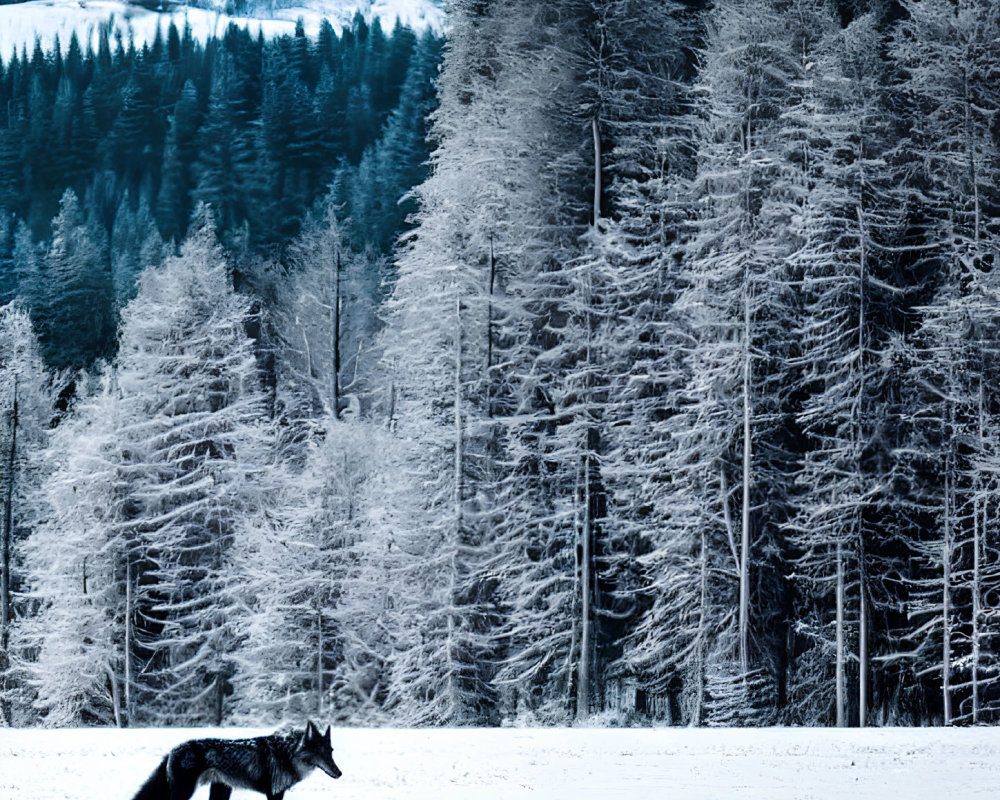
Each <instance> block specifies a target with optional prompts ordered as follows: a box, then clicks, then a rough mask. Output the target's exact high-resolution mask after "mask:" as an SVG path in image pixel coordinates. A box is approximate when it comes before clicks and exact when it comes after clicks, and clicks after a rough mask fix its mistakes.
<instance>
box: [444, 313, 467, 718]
mask: <svg viewBox="0 0 1000 800" xmlns="http://www.w3.org/2000/svg"><path fill="white" fill-rule="evenodd" d="M462 347H463V332H462V298H461V297H458V298H457V299H456V301H455V399H454V403H455V409H454V413H455V487H454V493H455V531H454V536H455V542H454V546H453V547H452V555H451V561H450V567H451V569H450V576H449V580H450V587H449V598H450V602H451V606H452V610H449V612H448V648H447V651H448V691H449V695H450V696H451V697H452V698H453V699H454V698H456V697H457V695H458V687H457V686H456V684H455V670H454V664H455V658H456V657H455V652H456V648H455V614H454V610H453V609H454V605H455V594H456V592H457V590H458V583H457V577H458V576H457V571H458V561H457V555H456V554H457V551H458V548H460V547H461V546H462V529H463V527H464V525H465V519H464V507H463V494H464V492H465V479H464V470H465V449H464V447H465V440H464V422H463V417H462Z"/></svg>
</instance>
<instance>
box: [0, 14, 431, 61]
mask: <svg viewBox="0 0 1000 800" xmlns="http://www.w3.org/2000/svg"><path fill="white" fill-rule="evenodd" d="M358 10H361V11H362V12H363V13H364V15H365V16H366V17H368V18H369V19H370V18H371V17H375V16H377V17H380V18H381V19H382V20H383V26H384V27H386V28H391V27H392V25H393V23H394V22H395V20H396V17H397V16H398V17H399V18H400V19H401V20H402V21H403V22H404V23H406V24H408V25H410V26H411V27H412V28H414V29H415V30H423V29H424V28H425V27H427V26H431V27H433V28H434V29H436V30H441V29H442V28H443V26H444V11H442V10H441V8H440V7H439V6H437V5H436V4H435V3H434V2H433V0H371V2H369V0H301V3H299V4H298V5H297V6H296V7H295V8H284V9H277V10H275V11H274V12H272V13H270V14H263V15H260V17H261V18H249V17H231V16H227V15H226V14H223V13H221V12H218V11H206V10H203V9H199V8H183V7H179V8H178V9H177V10H175V11H171V12H169V13H162V14H161V13H157V12H155V11H148V10H146V9H144V8H142V7H139V6H133V5H129V4H128V3H127V2H123V1H122V0H32V2H28V3H21V4H18V5H7V6H0V59H2V60H3V61H4V62H7V61H9V60H10V57H11V55H12V54H13V53H14V52H15V50H16V51H17V52H21V50H22V49H24V48H27V50H28V53H29V55H30V53H31V50H32V48H33V47H34V43H35V38H36V37H37V38H38V39H39V40H40V41H41V43H42V46H43V47H44V48H45V49H46V50H49V49H51V48H52V45H53V43H54V42H55V39H56V37H57V36H58V37H59V41H60V44H61V45H62V49H63V50H64V51H65V49H66V47H68V45H69V39H70V36H71V35H72V33H73V32H74V31H75V32H76V35H77V38H78V39H79V40H80V44H81V45H82V46H83V47H84V48H86V47H87V44H88V43H89V44H91V45H92V46H95V47H96V44H97V35H98V31H99V30H100V27H101V25H106V24H108V23H109V22H110V24H111V25H112V30H113V31H116V32H119V33H121V35H122V39H123V41H126V42H127V41H128V38H129V36H130V35H131V36H132V37H133V38H134V40H135V42H136V44H137V45H138V46H140V47H141V46H142V44H143V43H144V42H150V41H152V40H153V39H154V38H155V36H156V30H157V28H160V29H161V31H163V33H164V34H165V33H166V30H167V28H168V26H169V25H170V21H171V20H172V21H173V22H174V23H175V24H176V25H177V27H178V28H183V27H184V24H185V23H187V24H189V25H190V26H191V32H192V35H193V36H195V37H196V38H198V39H201V40H204V39H206V38H207V37H208V36H210V35H213V34H220V35H221V34H222V33H224V32H225V30H226V28H227V27H228V26H229V23H230V22H235V23H236V24H237V25H239V26H240V27H247V28H249V29H250V30H251V31H252V32H253V33H254V34H256V33H257V31H259V30H262V31H263V32H264V35H265V36H267V37H270V36H281V35H283V34H289V35H291V34H293V33H294V32H295V22H296V20H297V19H299V18H301V19H302V21H303V26H304V28H305V31H306V33H308V34H310V35H313V36H314V35H315V34H316V33H317V32H318V31H319V26H320V22H321V21H322V20H323V19H329V20H330V23H331V24H333V25H334V26H340V25H344V24H350V21H351V19H353V17H354V14H355V12H356V11H358Z"/></svg>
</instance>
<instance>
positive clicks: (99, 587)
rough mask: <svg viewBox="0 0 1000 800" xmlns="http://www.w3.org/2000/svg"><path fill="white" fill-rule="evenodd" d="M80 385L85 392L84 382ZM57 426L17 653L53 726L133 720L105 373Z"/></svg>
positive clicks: (112, 411) (111, 411) (112, 418)
mask: <svg viewBox="0 0 1000 800" xmlns="http://www.w3.org/2000/svg"><path fill="white" fill-rule="evenodd" d="M81 389H82V390H83V392H84V393H86V390H85V389H83V387H81ZM74 411H75V413H74V415H73V416H71V417H69V418H67V419H66V420H64V421H63V422H62V423H61V424H60V425H59V427H58V428H57V429H56V431H55V435H54V436H53V439H52V441H51V443H50V445H49V447H48V448H47V450H46V451H45V454H44V460H43V462H42V464H43V467H44V469H45V471H46V478H45V480H44V481H43V482H42V483H41V485H40V486H39V487H38V488H37V491H36V492H35V493H34V494H33V496H32V498H33V500H34V502H35V504H36V511H35V519H34V520H33V523H34V524H33V529H32V533H31V537H30V539H29V541H28V555H27V559H26V573H27V578H28V586H29V589H30V594H29V596H30V597H31V598H32V601H33V602H34V603H35V604H37V610H36V611H35V613H33V614H32V615H31V616H30V617H28V618H27V619H25V620H24V622H23V623H22V624H21V625H20V626H18V629H17V631H16V644H17V652H18V655H19V658H20V661H21V663H20V664H19V665H18V671H19V672H20V674H21V675H23V676H24V678H25V681H26V683H27V685H28V686H29V687H30V689H31V691H32V695H33V697H34V707H35V710H36V712H37V713H38V715H39V716H40V719H41V721H42V722H43V723H44V724H46V725H51V726H67V725H89V724H104V725H108V724H115V723H117V724H118V725H122V724H125V723H126V722H127V721H129V719H130V717H129V713H130V702H129V701H130V699H131V696H130V687H129V685H128V683H129V678H130V673H129V668H128V666H127V665H128V664H129V663H130V657H131V653H130V649H131V647H132V646H133V645H134V638H133V636H130V633H131V631H130V630H129V627H128V625H129V621H130V619H129V615H128V612H129V608H128V599H129V598H127V597H126V596H125V595H126V592H125V591H123V581H121V580H120V579H119V577H118V571H119V565H120V563H121V561H123V560H124V554H123V552H122V544H121V542H120V540H119V537H118V536H117V532H116V531H115V528H114V525H115V523H116V522H117V520H118V516H119V515H120V513H121V512H122V506H121V498H120V497H119V496H118V495H117V493H116V491H115V489H116V483H117V481H116V472H117V465H116V464H115V462H114V441H115V428H116V422H117V415H116V407H115V397H114V394H113V388H112V385H111V382H110V375H106V376H105V380H104V381H102V385H101V386H100V387H99V388H98V389H97V390H96V391H95V392H94V394H93V396H92V397H90V398H87V397H84V398H83V399H81V400H80V401H79V402H78V403H77V404H76V407H75V409H74Z"/></svg>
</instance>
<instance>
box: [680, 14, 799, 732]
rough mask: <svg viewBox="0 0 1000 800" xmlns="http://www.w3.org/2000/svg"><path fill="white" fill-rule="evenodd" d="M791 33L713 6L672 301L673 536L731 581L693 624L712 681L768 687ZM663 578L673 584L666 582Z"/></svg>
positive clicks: (783, 376) (785, 362)
mask: <svg viewBox="0 0 1000 800" xmlns="http://www.w3.org/2000/svg"><path fill="white" fill-rule="evenodd" d="M797 35H806V29H805V26H802V27H799V26H796V25H790V24H789V18H788V17H787V16H786V15H784V14H783V13H780V10H779V9H778V8H777V7H776V6H775V5H774V4H772V3H770V2H757V1H756V0H750V1H749V2H738V3H726V4H724V5H720V6H717V7H716V8H715V13H714V15H713V19H712V20H711V23H710V29H709V38H708V45H707V48H706V52H705V54H704V56H703V63H702V68H701V73H700V76H699V79H698V84H699V85H700V86H701V87H703V94H702V99H701V100H700V101H699V107H698V110H699V115H700V117H701V124H700V126H699V128H700V129H699V131H698V142H699V148H698V153H697V159H698V170H697V174H696V176H695V178H694V181H693V186H692V192H693V198H692V200H693V202H694V203H696V204H697V208H698V214H697V218H696V220H695V222H694V226H695V230H694V233H693V235H692V237H691V240H690V242H689V244H688V245H687V247H686V252H685V254H684V267H683V274H682V275H681V278H680V280H681V283H682V290H681V292H680V294H679V295H678V298H677V300H676V302H675V308H676V310H677V311H678V312H679V313H680V315H681V319H682V325H683V330H684V333H685V338H684V340H683V341H682V342H681V344H680V346H681V348H682V358H683V365H684V369H685V370H686V372H687V374H688V377H687V380H686V382H685V385H684V387H683V389H682V390H681V391H680V392H679V393H678V395H677V400H676V403H677V409H676V412H675V413H674V414H673V415H672V416H671V418H670V422H669V426H670V432H671V437H672V439H673V441H674V446H673V447H672V449H671V452H670V453H669V455H668V456H667V459H668V461H667V463H668V464H669V468H670V472H671V476H672V477H671V483H672V486H673V489H674V492H673V497H671V498H670V501H669V504H670V506H671V508H672V513H671V518H670V521H669V525H670V526H671V528H672V529H673V530H674V531H676V532H677V533H676V535H677V536H681V537H684V536H687V537H691V536H692V534H694V540H693V541H691V540H690V539H689V541H688V543H687V545H686V551H687V552H688V553H691V554H700V553H701V550H702V548H703V547H706V548H709V550H710V551H711V552H708V553H706V554H702V555H698V556H697V557H698V559H699V561H701V562H702V563H703V566H701V567H700V570H699V571H700V572H702V573H704V571H705V570H711V573H712V577H717V576H720V575H725V576H727V577H728V587H727V588H726V589H725V591H711V592H709V593H708V594H709V595H710V597H709V601H710V603H711V604H712V606H713V610H712V613H711V614H710V615H708V616H707V617H706V618H705V619H703V620H702V621H700V622H699V623H698V626H697V629H698V630H699V631H703V630H706V629H707V630H714V631H717V634H716V635H715V636H714V637H713V638H712V640H711V642H710V643H709V644H708V645H707V648H706V650H705V655H704V657H703V659H702V662H701V667H700V668H701V670H702V674H703V675H707V674H709V673H711V675H712V676H713V680H715V681H716V683H717V684H719V685H722V684H726V683H727V682H728V680H729V678H728V677H727V676H732V675H735V676H744V677H748V676H750V675H751V673H753V672H755V671H760V670H764V671H765V672H766V673H768V674H769V675H770V676H771V677H770V679H769V680H767V681H765V682H764V683H765V684H770V685H771V686H772V687H774V686H776V679H777V676H778V674H780V668H781V665H780V659H781V648H782V644H783V635H782V633H781V625H782V617H783V614H782V611H781V608H782V606H783V602H784V601H783V593H784V587H783V585H782V578H781V572H780V567H779V563H778V562H779V559H780V557H781V548H782V538H781V536H780V533H779V526H780V524H781V523H782V522H783V521H784V517H785V514H786V513H787V512H786V510H785V508H784V502H783V499H784V498H785V497H787V490H788V487H787V481H788V479H787V474H786V472H787V469H788V465H789V460H790V457H789V454H788V453H787V451H786V448H785V445H784V441H783V440H784V435H785V432H786V430H787V428H788V425H789V419H788V414H789V405H788V389H789V387H790V384H791V382H792V373H791V372H790V358H791V356H792V355H794V344H793V341H792V337H791V331H790V328H789V323H790V315H789V313H788V312H789V310H790V309H791V308H794V304H795V303H794V294H793V292H792V290H791V280H792V275H791V273H790V272H789V269H788V265H787V256H788V254H789V253H790V252H791V251H792V249H793V247H794V240H793V237H792V232H791V220H792V217H793V215H794V214H795V213H796V210H797V205H798V201H799V199H800V196H801V195H800V190H799V186H798V185H797V176H795V175H794V174H789V173H788V172H787V171H786V170H785V169H784V168H783V167H784V164H783V159H782V147H783V122H782V113H783V111H784V110H785V109H787V108H788V107H789V106H790V104H791V103H792V101H793V99H794V96H795V91H796V81H797V79H798V77H799V69H800V63H799V60H798V57H797V52H796V47H795V45H796V41H795V37H796V36H797ZM666 535H667V536H671V534H670V533H668V534H666ZM676 547H680V548H682V552H683V548H684V547H685V545H683V544H682V543H680V542H678V544H677V545H676ZM706 559H707V562H706V561H705V560H706ZM706 563H707V566H706V565H705V564H706ZM662 580H663V581H664V584H665V585H666V587H668V588H667V591H668V592H669V590H670V589H669V587H670V586H671V585H672V582H671V580H670V578H669V577H664V578H663V579H662ZM686 585H687V582H686V581H681V582H680V583H679V584H678V586H679V587H684V586H686ZM688 591H690V589H688ZM663 602H670V601H669V597H664V598H663ZM699 685H702V684H700V683H699ZM709 691H711V690H709ZM734 697H735V695H734ZM688 704H689V705H690V706H691V707H695V708H697V707H699V706H700V703H699V701H697V700H694V701H689V703H688ZM714 710H715V713H716V714H719V715H721V716H722V717H724V718H728V712H727V711H726V710H725V709H724V708H722V707H720V706H719V705H718V704H716V707H715V709H714ZM770 711H773V708H772V709H770ZM770 711H767V713H770ZM766 718H767V717H766V715H765V717H764V719H766ZM747 721H749V720H747Z"/></svg>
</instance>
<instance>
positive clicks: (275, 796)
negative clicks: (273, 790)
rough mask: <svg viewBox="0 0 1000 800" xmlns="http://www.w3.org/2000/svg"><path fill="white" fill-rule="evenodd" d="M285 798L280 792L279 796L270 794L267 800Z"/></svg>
mask: <svg viewBox="0 0 1000 800" xmlns="http://www.w3.org/2000/svg"><path fill="white" fill-rule="evenodd" d="M284 797H285V793H284V792H278V793H277V794H268V795H267V800H284Z"/></svg>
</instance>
